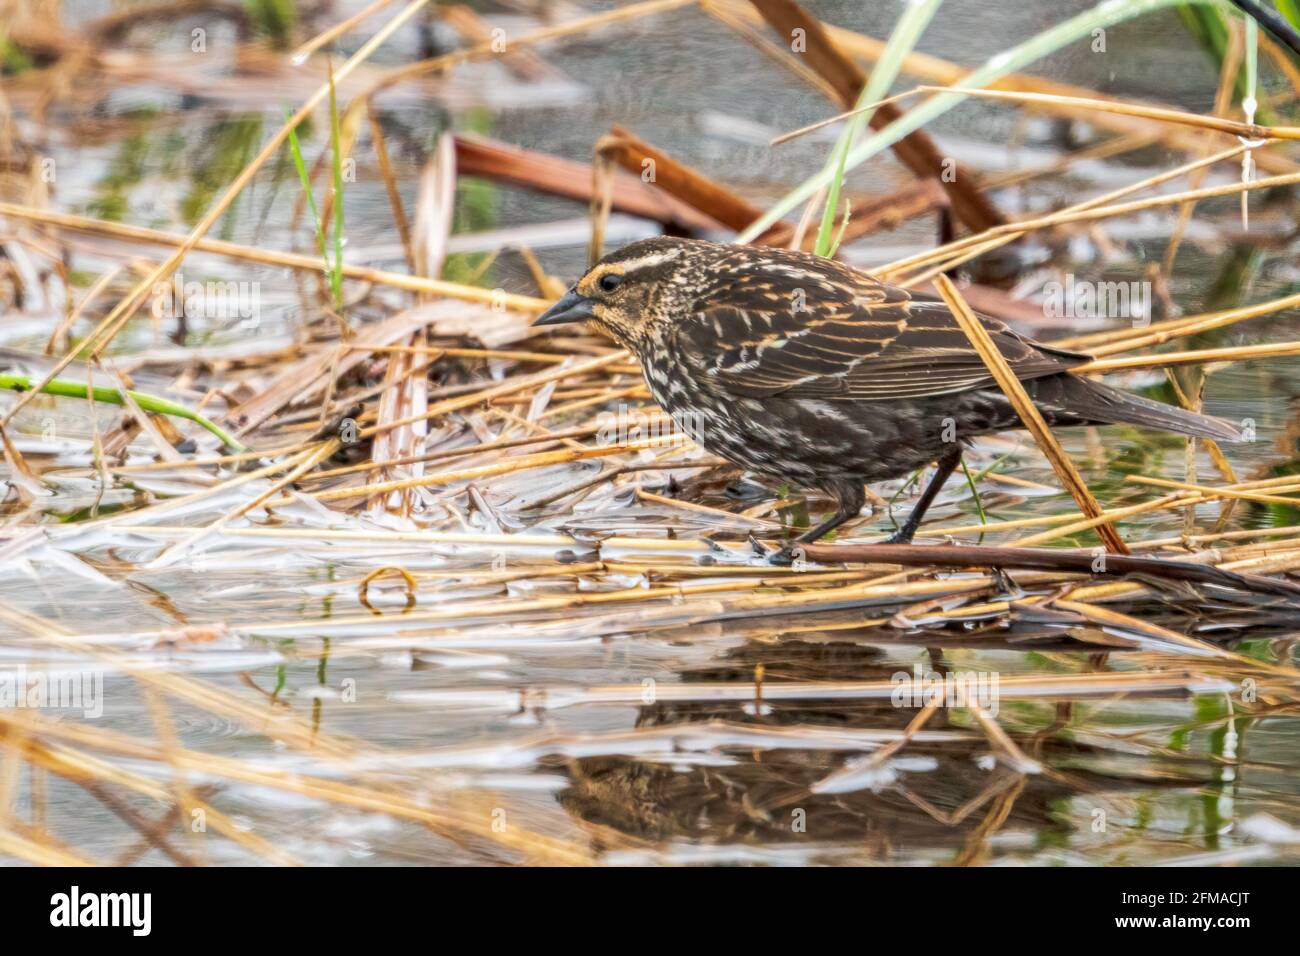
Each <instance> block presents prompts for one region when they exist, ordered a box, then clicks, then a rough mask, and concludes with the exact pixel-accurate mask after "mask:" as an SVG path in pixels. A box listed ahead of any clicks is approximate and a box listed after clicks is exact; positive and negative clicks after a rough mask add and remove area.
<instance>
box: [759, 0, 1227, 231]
mask: <svg viewBox="0 0 1300 956" xmlns="http://www.w3.org/2000/svg"><path fill="white" fill-rule="evenodd" d="M1181 2H1194V3H1210V4H1214V5H1215V6H1222V2H1223V0H1105V2H1103V3H1099V4H1098V5H1097V6H1095V7H1093V8H1092V9H1091V10H1085V11H1084V12H1083V13H1080V14H1079V15H1077V16H1074V17H1071V18H1070V19H1069V20H1066V21H1064V22H1063V23H1058V24H1057V25H1056V26H1054V27H1051V28H1049V29H1047V30H1044V31H1043V32H1042V33H1039V34H1037V35H1036V36H1034V37H1031V38H1030V39H1028V40H1026V41H1025V42H1024V43H1021V44H1019V45H1017V46H1014V47H1012V48H1011V49H1009V50H1004V51H1003V52H1001V53H999V54H998V55H997V56H994V57H993V58H991V59H989V60H988V61H986V62H985V63H984V65H983V66H981V67H980V68H979V69H977V70H974V71H972V72H971V73H970V74H969V75H968V76H967V77H965V79H963V80H962V81H961V83H959V84H957V85H958V86H959V87H966V88H969V89H980V88H982V87H985V86H988V85H989V84H990V83H992V82H994V81H995V80H999V79H1001V78H1002V77H1004V76H1006V75H1008V74H1009V73H1014V72H1016V71H1017V70H1022V69H1024V68H1025V67H1026V66H1028V65H1029V64H1031V63H1033V62H1034V61H1036V60H1039V59H1041V58H1042V57H1044V56H1047V55H1048V54H1050V53H1053V52H1055V51H1056V50H1059V49H1061V48H1062V47H1064V46H1066V45H1068V44H1070V43H1074V42H1077V41H1078V40H1081V39H1082V38H1084V37H1086V36H1090V35H1091V33H1092V31H1093V30H1097V29H1104V28H1106V27H1109V26H1112V25H1114V24H1116V23H1121V22H1123V21H1125V20H1131V19H1133V18H1134V17H1138V16H1142V15H1143V14H1147V13H1152V12H1154V11H1156V10H1163V9H1164V8H1166V7H1171V6H1175V5H1177V4H1178V3H1181ZM964 99H965V95H964V94H962V93H960V92H951V93H939V94H936V95H934V96H932V97H930V98H929V99H927V100H925V101H924V102H922V103H920V104H919V105H918V106H916V107H914V108H913V109H910V110H908V111H907V112H906V113H904V114H903V115H902V116H900V117H899V118H898V119H896V120H895V121H894V122H892V123H890V124H889V125H888V126H886V127H885V128H884V129H882V130H879V131H877V132H876V133H875V134H874V135H872V136H870V137H868V138H867V139H866V140H865V141H864V142H862V143H860V144H859V145H858V146H857V147H855V148H854V149H852V150H851V151H850V152H849V155H848V157H847V159H846V161H845V169H846V170H849V169H855V168H856V167H858V166H860V165H862V164H863V163H865V162H866V161H867V160H868V159H870V158H871V157H873V156H875V155H876V154H877V153H879V152H881V151H882V150H885V149H888V148H889V147H890V146H893V145H894V144H895V143H897V142H898V141H899V140H900V139H902V138H903V137H904V136H907V135H908V134H909V133H912V132H915V131H916V130H918V129H920V128H921V127H922V126H924V125H925V124H926V123H929V122H930V121H932V120H934V119H936V118H938V117H939V116H942V115H943V114H944V113H946V112H948V111H949V110H950V109H952V108H953V107H954V106H956V105H957V104H959V103H961V102H962V101H963V100H964ZM834 175H835V170H833V169H829V170H828V169H823V170H822V171H821V172H819V173H817V174H816V175H814V176H813V177H811V178H810V179H808V180H806V181H805V182H803V183H802V184H800V185H799V186H798V187H796V188H795V189H794V190H793V191H792V192H790V193H788V194H786V195H785V196H784V197H782V198H781V199H780V200H778V201H777V203H776V204H775V205H773V206H772V208H770V209H769V210H768V211H767V212H766V213H764V214H763V215H762V216H760V217H759V218H758V219H756V220H755V221H754V222H752V223H750V225H749V226H747V227H746V228H745V229H744V231H742V232H741V233H740V235H739V236H737V237H736V241H737V242H752V241H753V240H754V239H755V237H757V236H759V235H762V234H763V233H764V232H766V231H767V230H768V229H770V228H771V227H772V226H773V225H775V224H776V223H777V222H779V221H780V220H781V219H782V218H783V217H784V216H786V215H787V214H788V213H790V212H791V211H792V210H794V209H796V208H798V207H799V206H801V205H803V204H804V203H806V202H807V201H808V200H809V199H811V198H812V197H813V196H815V195H817V192H818V191H819V190H820V189H822V188H823V187H829V185H830V182H831V179H832V178H833V177H834Z"/></svg>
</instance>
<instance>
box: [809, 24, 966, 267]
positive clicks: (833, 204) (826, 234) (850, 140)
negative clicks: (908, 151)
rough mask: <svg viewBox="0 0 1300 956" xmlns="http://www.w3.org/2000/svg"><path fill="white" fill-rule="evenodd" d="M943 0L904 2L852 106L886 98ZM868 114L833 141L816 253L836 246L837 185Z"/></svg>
mask: <svg viewBox="0 0 1300 956" xmlns="http://www.w3.org/2000/svg"><path fill="white" fill-rule="evenodd" d="M942 2H943V0H919V2H916V3H909V4H908V5H907V8H906V9H905V10H904V11H903V15H902V16H901V17H899V18H898V25H897V26H895V27H894V32H893V33H892V34H890V36H889V42H888V43H886V44H885V49H884V52H883V53H881V55H880V59H879V60H878V61H877V62H876V66H875V69H873V70H872V71H871V76H870V77H868V79H867V82H866V83H865V84H864V85H863V87H862V92H861V93H860V94H859V95H858V102H857V103H856V104H855V108H857V109H862V108H863V107H864V106H866V105H868V104H869V103H875V102H877V101H879V100H882V99H884V98H885V96H886V95H887V94H888V93H889V88H890V87H891V86H893V84H894V80H896V79H897V78H898V72H899V70H900V69H901V68H902V66H903V60H904V58H905V57H906V56H907V54H909V53H911V52H912V48H913V47H915V46H916V41H917V40H919V39H920V38H921V34H922V33H924V32H925V28H926V27H927V26H929V24H930V20H931V19H932V18H933V17H934V14H935V11H937V10H938V9H939V4H941V3H942ZM872 112H874V111H872ZM871 115H872V114H871V112H867V113H859V114H858V115H857V116H855V117H853V118H852V119H851V120H849V122H848V124H847V125H846V126H845V127H844V131H843V132H842V133H841V134H840V138H839V140H838V141H837V142H836V144H835V151H834V153H833V154H832V156H831V161H830V164H829V165H830V166H832V167H833V168H834V173H833V175H832V177H831V181H830V185H829V186H828V187H827V192H826V208H825V209H824V210H823V211H822V222H821V227H820V228H819V229H818V230H817V244H816V246H815V247H814V249H813V251H814V252H816V253H817V255H819V256H831V255H834V254H835V249H837V248H838V247H839V241H838V240H835V241H834V242H832V230H833V229H834V228H835V213H836V212H837V211H838V210H839V206H840V189H841V187H842V186H843V185H844V173H845V162H846V161H847V160H848V157H849V149H850V148H852V146H853V144H854V142H856V141H857V139H858V137H859V136H860V135H861V134H862V130H863V128H864V127H865V126H866V125H867V123H869V122H870V121H871ZM846 225H848V217H847V214H846V216H845V219H844V223H843V224H842V225H841V226H840V237H841V238H842V237H843V235H844V226H846Z"/></svg>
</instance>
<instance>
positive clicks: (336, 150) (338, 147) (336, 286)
mask: <svg viewBox="0 0 1300 956" xmlns="http://www.w3.org/2000/svg"><path fill="white" fill-rule="evenodd" d="M329 84H330V155H331V158H332V160H333V165H334V229H333V233H334V261H333V262H332V263H331V264H330V292H331V294H332V295H333V297H334V308H335V309H337V310H340V311H341V310H342V309H343V134H342V130H341V129H340V126H339V102H338V99H337V97H336V96H335V91H334V66H333V64H332V63H331V64H330V73H329Z"/></svg>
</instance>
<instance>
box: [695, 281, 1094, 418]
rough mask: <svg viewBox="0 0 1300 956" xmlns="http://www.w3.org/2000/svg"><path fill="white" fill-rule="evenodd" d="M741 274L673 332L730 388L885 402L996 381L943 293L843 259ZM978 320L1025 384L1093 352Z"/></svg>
mask: <svg viewBox="0 0 1300 956" xmlns="http://www.w3.org/2000/svg"><path fill="white" fill-rule="evenodd" d="M837 265H838V264H837ZM735 278H736V281H735V282H734V283H732V284H731V285H729V286H728V287H727V288H726V289H725V290H723V291H722V292H721V293H719V294H717V295H715V296H712V297H710V299H709V300H708V301H705V302H701V303H698V305H697V308H696V310H695V311H694V312H693V313H692V314H691V315H690V316H689V317H687V318H686V319H684V320H682V321H681V322H680V323H679V324H678V325H677V328H676V335H675V345H676V347H677V350H678V355H679V357H680V358H682V359H683V360H685V361H687V362H689V363H690V364H691V366H692V368H693V371H694V372H695V373H696V375H697V377H699V378H700V379H702V384H704V385H705V387H712V388H713V389H714V390H716V391H717V392H719V393H721V394H723V395H735V396H740V397H752V398H761V397H766V396H770V395H783V396H786V397H789V398H812V399H824V400H831V401H834V400H858V401H889V400H891V399H898V398H921V397H925V396H930V395H948V394H952V393H955V392H964V391H967V390H970V389H978V388H986V387H988V386H991V385H993V384H994V379H993V376H992V375H991V374H990V373H989V371H988V368H987V367H986V366H985V364H984V361H983V360H982V359H981V358H980V357H979V353H977V352H976V351H975V349H974V348H973V347H972V346H971V344H970V341H969V339H967V337H966V334H965V333H964V332H963V331H962V330H961V327H960V326H959V325H957V322H956V320H955V319H954V318H953V316H952V313H951V312H950V311H949V310H948V307H947V305H945V304H944V303H943V302H942V301H941V300H939V299H932V298H924V297H914V296H912V295H911V293H909V292H907V291H906V290H905V289H899V288H895V287H893V286H887V285H884V284H882V283H880V282H877V281H876V280H874V279H871V278H870V277H868V276H866V275H863V274H862V273H857V272H853V271H852V270H849V269H847V268H845V267H843V266H839V267H838V268H837V269H836V270H835V271H834V272H828V273H827V275H826V276H824V277H818V278H813V279H810V277H809V275H802V276H800V275H796V274H793V272H791V273H786V272H777V273H775V274H774V273H773V272H772V271H771V270H764V271H763V272H761V273H759V272H757V271H756V272H754V273H749V274H746V273H743V272H742V273H739V274H738V275H737V276H736V277H735ZM801 283H802V284H801ZM980 321H981V322H982V323H983V324H984V327H985V328H986V329H987V330H988V332H989V335H990V336H991V337H992V339H993V341H994V343H995V344H996V345H997V347H998V350H999V351H1000V352H1001V353H1002V354H1003V356H1005V357H1006V360H1007V364H1008V365H1010V366H1011V369H1012V371H1014V372H1015V374H1016V376H1017V377H1018V378H1020V379H1021V380H1022V381H1023V380H1028V379H1033V378H1040V377H1042V376H1045V375H1052V374H1055V373H1058V372H1063V371H1065V370H1066V369H1069V368H1072V367H1074V366H1075V365H1080V364H1083V363H1084V362H1087V361H1088V360H1089V356H1087V355H1083V354H1081V353H1078V352H1068V351H1065V350H1063V349H1054V348H1051V347H1050V346H1046V345H1040V344H1038V343H1036V342H1032V341H1030V340H1029V339H1026V338H1024V337H1022V336H1020V335H1018V334H1016V333H1015V332H1013V331H1012V330H1011V329H1009V328H1008V327H1007V326H1006V325H1004V324H1003V323H1002V322H999V321H997V320H996V319H990V318H987V317H985V316H980Z"/></svg>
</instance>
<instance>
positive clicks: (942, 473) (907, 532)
mask: <svg viewBox="0 0 1300 956" xmlns="http://www.w3.org/2000/svg"><path fill="white" fill-rule="evenodd" d="M959 461H961V445H959V444H957V443H956V442H954V443H953V446H952V447H951V448H949V449H948V450H947V451H945V452H944V453H943V455H942V457H940V459H939V461H938V463H937V464H936V466H935V471H934V477H933V478H931V479H930V483H929V484H928V485H926V486H925V491H923V492H921V500H920V501H918V502H917V503H916V504H915V505H914V506H913V508H912V513H911V514H910V515H908V516H907V520H906V521H905V522H903V527H901V528H899V529H898V531H897V532H895V533H894V534H892V535H890V536H889V537H888V538H886V539H885V541H884V543H885V544H911V543H912V536H913V535H915V534H916V529H917V528H919V527H921V519H922V518H924V517H925V512H926V510H927V509H928V508H929V507H930V505H932V504H934V499H935V498H937V497H938V495H939V491H940V490H941V489H942V488H943V485H944V482H946V481H947V480H948V476H949V475H951V474H952V473H953V470H954V469H955V468H956V467H957V463H958V462H959Z"/></svg>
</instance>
